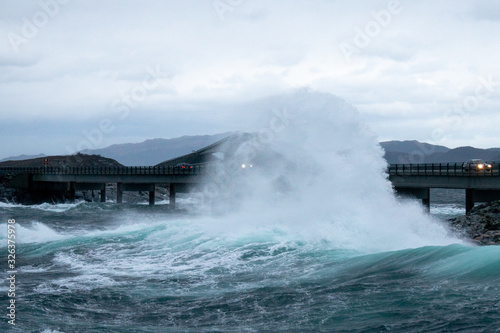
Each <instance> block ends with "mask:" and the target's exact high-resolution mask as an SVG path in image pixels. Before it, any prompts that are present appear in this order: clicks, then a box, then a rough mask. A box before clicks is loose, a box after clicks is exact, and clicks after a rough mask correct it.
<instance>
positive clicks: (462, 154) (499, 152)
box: [380, 141, 500, 164]
mask: <svg viewBox="0 0 500 333" xmlns="http://www.w3.org/2000/svg"><path fill="white" fill-rule="evenodd" d="M380 145H381V146H382V148H384V150H385V155H384V158H385V159H386V160H387V162H388V163H389V164H395V163H456V162H460V163H461V162H465V161H467V160H469V159H471V158H481V159H483V160H486V161H490V162H493V161H500V148H489V149H480V148H474V147H458V148H454V149H450V148H447V147H444V146H439V145H432V144H429V143H424V142H418V141H385V142H381V143H380Z"/></svg>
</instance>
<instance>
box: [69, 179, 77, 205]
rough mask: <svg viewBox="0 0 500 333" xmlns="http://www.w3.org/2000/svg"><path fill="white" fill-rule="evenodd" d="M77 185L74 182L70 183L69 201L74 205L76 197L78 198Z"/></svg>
mask: <svg viewBox="0 0 500 333" xmlns="http://www.w3.org/2000/svg"><path fill="white" fill-rule="evenodd" d="M75 192H76V191H75V183H74V182H70V183H69V201H70V202H71V203H74V202H75V196H76V193H75Z"/></svg>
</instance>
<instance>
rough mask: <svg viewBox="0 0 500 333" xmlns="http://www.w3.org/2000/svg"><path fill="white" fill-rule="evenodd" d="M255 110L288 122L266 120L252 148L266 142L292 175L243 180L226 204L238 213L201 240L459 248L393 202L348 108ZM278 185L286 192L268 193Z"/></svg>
mask: <svg viewBox="0 0 500 333" xmlns="http://www.w3.org/2000/svg"><path fill="white" fill-rule="evenodd" d="M261 105H264V109H265V110H264V111H269V110H278V111H281V112H283V110H286V114H287V115H288V116H287V117H286V119H285V120H284V121H281V122H276V121H275V119H274V120H273V118H274V117H273V115H272V114H271V116H270V118H269V121H268V122H264V124H263V127H262V129H261V130H260V131H259V132H260V133H267V134H269V133H270V132H272V135H266V137H265V140H264V139H262V137H261V139H260V140H257V143H258V144H261V143H263V142H264V141H265V144H266V145H268V146H269V147H270V148H271V149H273V150H275V151H276V152H279V153H280V154H282V155H284V156H285V157H286V159H288V160H289V161H293V162H294V163H295V165H296V168H295V169H294V170H287V169H286V167H285V166H284V165H283V164H280V163H279V161H276V159H273V160H269V161H267V162H266V163H264V165H256V166H255V168H254V169H255V170H252V172H242V173H241V174H240V175H239V176H238V177H237V179H236V180H235V181H233V182H232V183H233V187H232V188H230V189H229V191H232V192H234V194H231V195H230V196H233V197H239V196H241V197H242V200H241V202H240V204H241V206H240V207H239V209H238V210H237V211H236V212H234V213H232V214H229V215H227V216H224V217H221V218H219V219H207V220H206V223H205V224H203V227H202V228H203V232H205V233H209V234H214V235H216V234H219V235H220V234H262V233H264V234H266V233H272V234H278V235H281V236H280V237H284V238H287V239H297V240H304V241H308V242H323V241H326V242H328V243H330V244H331V245H332V246H333V247H338V248H344V249H354V250H359V251H368V252H376V251H386V250H397V249H404V248H415V247H421V246H426V245H447V244H451V243H457V242H460V240H458V239H456V238H454V237H452V236H450V235H449V232H448V230H447V229H446V228H445V227H444V226H443V225H442V224H441V222H440V221H438V220H437V219H433V218H432V217H430V216H429V215H428V214H426V213H425V212H424V210H423V208H422V207H421V206H420V205H419V204H418V203H416V202H402V201H398V200H397V199H396V198H395V196H394V193H393V190H392V187H391V184H390V182H389V181H388V180H387V177H386V173H385V169H386V162H385V160H384V159H383V151H382V149H381V147H380V146H379V144H378V141H377V138H376V136H375V135H374V134H373V133H372V132H371V131H370V130H369V129H368V127H367V126H366V124H365V123H364V121H363V120H362V119H361V118H360V116H359V114H358V113H357V111H356V110H355V109H354V108H352V107H351V106H349V105H347V104H346V103H344V102H343V101H342V100H339V99H337V98H335V97H333V96H331V95H328V94H320V93H311V92H307V91H300V92H298V93H296V94H294V95H287V96H281V97H276V98H272V99H270V100H268V101H267V102H266V103H262V104H261ZM278 113H279V112H278ZM274 114H276V112H274ZM261 118H263V117H262V116H261ZM273 129H274V131H272V130H273ZM270 130H271V131H270ZM254 146H255V142H254V144H253V145H252V144H249V145H246V146H245V147H242V148H241V149H240V151H239V154H240V157H241V160H245V158H246V159H248V158H251V156H252V154H253V151H252V149H253V150H255V149H254V148H253V147H254ZM259 147H262V145H259ZM245 155H247V157H245ZM283 179H285V183H287V184H288V185H289V186H290V188H291V190H290V191H279V190H277V189H276V187H275V186H274V185H273V184H275V183H276V181H277V180H280V181H283ZM242 189H244V193H242ZM231 205H233V206H234V203H233V202H231Z"/></svg>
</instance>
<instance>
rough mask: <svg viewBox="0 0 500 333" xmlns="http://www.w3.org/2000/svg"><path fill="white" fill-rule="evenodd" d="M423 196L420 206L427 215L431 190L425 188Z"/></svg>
mask: <svg viewBox="0 0 500 333" xmlns="http://www.w3.org/2000/svg"><path fill="white" fill-rule="evenodd" d="M424 191H425V194H424V198H422V205H424V207H425V209H426V210H427V212H428V213H430V212H431V189H430V188H426V189H425V190H424Z"/></svg>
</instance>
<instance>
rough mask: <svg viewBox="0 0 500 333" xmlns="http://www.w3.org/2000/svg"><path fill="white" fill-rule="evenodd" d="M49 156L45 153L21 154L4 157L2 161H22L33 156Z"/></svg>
mask: <svg viewBox="0 0 500 333" xmlns="http://www.w3.org/2000/svg"><path fill="white" fill-rule="evenodd" d="M44 156H47V155H45V154H38V155H19V156H11V157H7V158H4V159H2V160H0V162H5V161H22V160H29V159H32V158H38V157H44Z"/></svg>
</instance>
